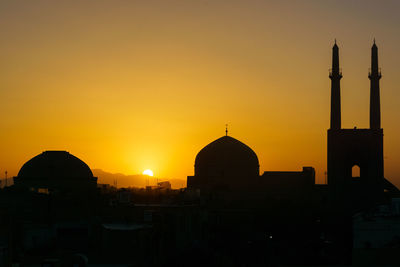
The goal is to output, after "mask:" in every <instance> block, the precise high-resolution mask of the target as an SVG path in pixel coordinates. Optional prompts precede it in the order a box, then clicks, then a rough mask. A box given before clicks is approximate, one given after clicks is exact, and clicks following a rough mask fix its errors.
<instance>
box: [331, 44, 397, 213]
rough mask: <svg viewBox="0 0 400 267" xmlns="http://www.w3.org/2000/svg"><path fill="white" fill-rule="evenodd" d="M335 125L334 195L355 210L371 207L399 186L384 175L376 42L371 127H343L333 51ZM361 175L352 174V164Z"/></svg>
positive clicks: (336, 50) (371, 75)
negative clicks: (394, 184)
mask: <svg viewBox="0 0 400 267" xmlns="http://www.w3.org/2000/svg"><path fill="white" fill-rule="evenodd" d="M329 77H330V79H331V81H332V83H331V127H330V129H329V130H328V185H329V191H330V197H331V198H332V199H334V202H335V203H336V204H338V203H342V204H343V205H340V207H341V208H343V207H344V206H346V207H348V208H349V209H350V210H351V211H355V210H359V209H362V208H364V209H365V208H368V207H369V208H370V207H373V205H375V204H377V203H378V202H379V201H382V199H383V193H384V189H387V190H396V189H395V188H394V186H393V185H391V184H390V183H389V182H388V181H386V180H385V178H384V175H383V129H382V128H381V124H380V120H381V119H380V116H381V115H380V100H379V80H380V78H381V72H380V70H379V68H378V48H377V46H376V44H375V41H374V44H373V46H372V56H371V70H370V72H369V75H368V77H369V79H370V80H371V95H370V98H371V102H370V103H371V104H370V128H369V129H357V128H354V129H342V128H341V111H340V79H341V78H342V72H341V71H340V68H339V48H338V46H337V44H336V42H335V45H334V46H333V51H332V69H331V71H330V74H329ZM354 167H356V168H357V167H359V168H360V177H352V168H354Z"/></svg>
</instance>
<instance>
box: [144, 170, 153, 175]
mask: <svg viewBox="0 0 400 267" xmlns="http://www.w3.org/2000/svg"><path fill="white" fill-rule="evenodd" d="M143 175H148V176H153V171H152V170H149V169H147V170H144V171H143Z"/></svg>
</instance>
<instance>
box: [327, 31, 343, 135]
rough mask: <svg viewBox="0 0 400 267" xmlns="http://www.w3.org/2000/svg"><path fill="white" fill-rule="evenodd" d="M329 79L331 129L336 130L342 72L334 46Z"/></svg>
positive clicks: (338, 117)
mask: <svg viewBox="0 0 400 267" xmlns="http://www.w3.org/2000/svg"><path fill="white" fill-rule="evenodd" d="M329 78H330V79H331V129H332V130H338V129H340V128H341V111H340V79H341V78H342V72H341V71H340V68H339V47H338V46H337V44H336V39H335V45H334V46H333V48H332V69H331V70H330V72H329Z"/></svg>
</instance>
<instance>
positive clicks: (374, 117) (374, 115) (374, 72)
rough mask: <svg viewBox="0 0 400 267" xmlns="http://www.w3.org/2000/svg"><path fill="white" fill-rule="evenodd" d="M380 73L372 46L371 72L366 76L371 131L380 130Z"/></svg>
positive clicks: (375, 51) (376, 51) (376, 48)
mask: <svg viewBox="0 0 400 267" xmlns="http://www.w3.org/2000/svg"><path fill="white" fill-rule="evenodd" d="M381 77H382V75H381V71H380V70H379V67H378V47H377V46H376V44H375V38H374V44H373V45H372V48H371V70H370V72H369V74H368V78H369V79H370V81H371V82H370V84H371V96H370V107H369V126H370V128H371V129H380V128H381V104H380V93H379V91H380V89H379V80H380V79H381Z"/></svg>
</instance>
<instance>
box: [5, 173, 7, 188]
mask: <svg viewBox="0 0 400 267" xmlns="http://www.w3.org/2000/svg"><path fill="white" fill-rule="evenodd" d="M5 174H6V185H5V186H6V187H7V186H8V182H7V171H5Z"/></svg>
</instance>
